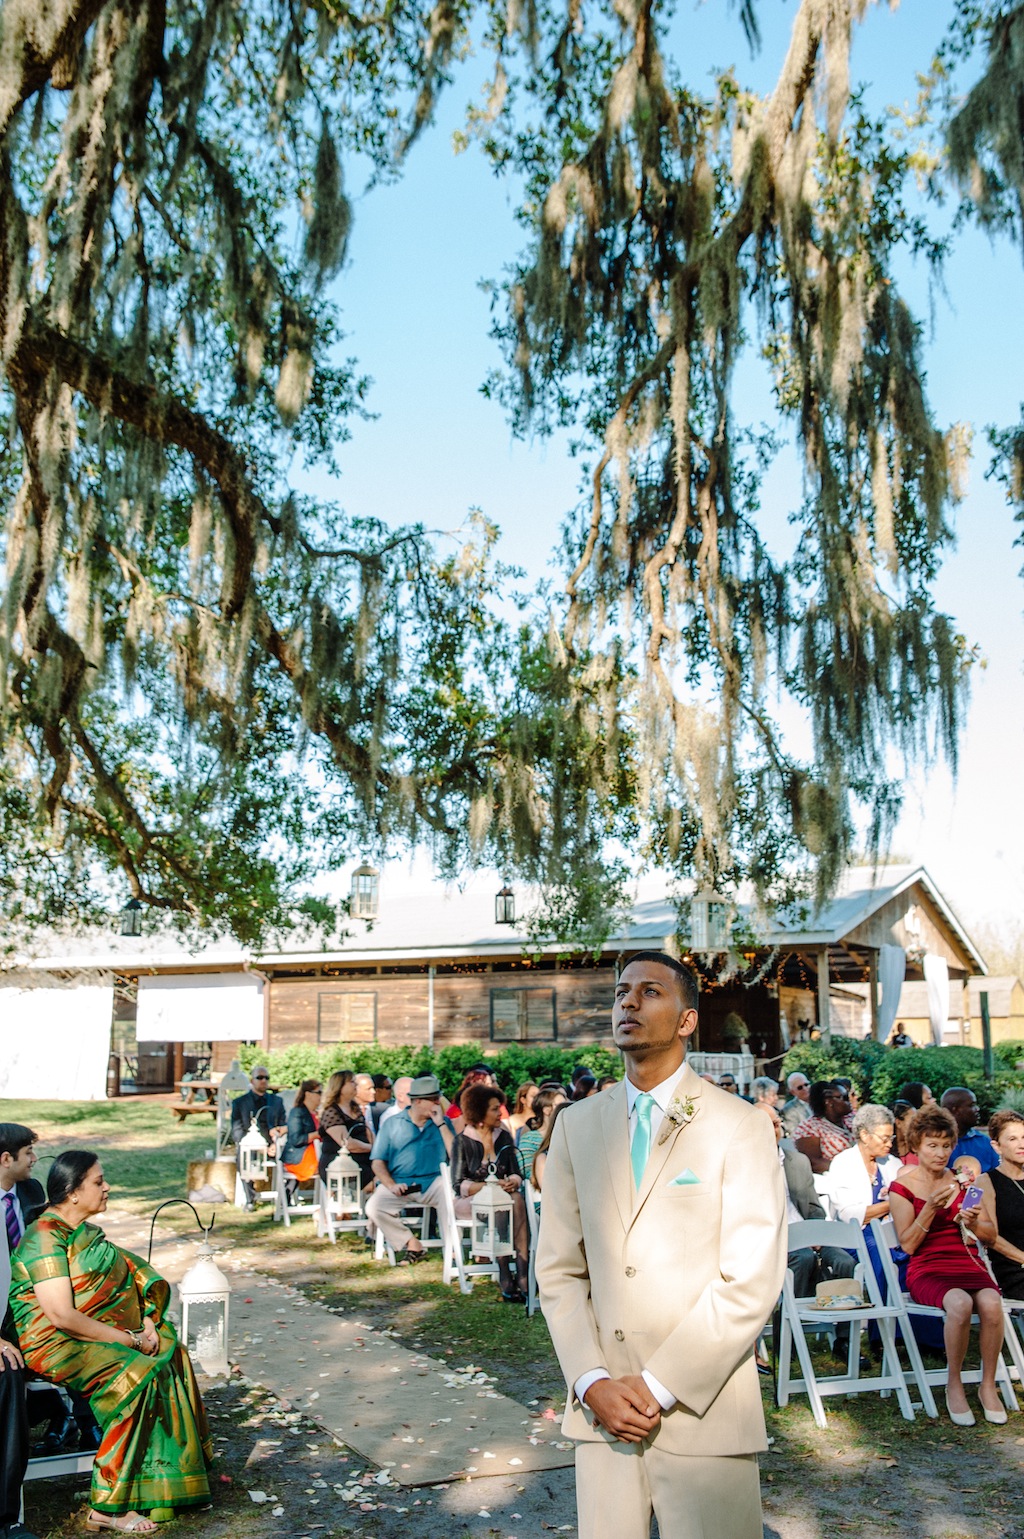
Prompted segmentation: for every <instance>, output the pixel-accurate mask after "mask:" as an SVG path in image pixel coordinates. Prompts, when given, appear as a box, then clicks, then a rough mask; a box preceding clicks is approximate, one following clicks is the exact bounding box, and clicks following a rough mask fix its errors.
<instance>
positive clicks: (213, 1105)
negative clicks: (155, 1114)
mask: <svg viewBox="0 0 1024 1539" xmlns="http://www.w3.org/2000/svg"><path fill="white" fill-rule="evenodd" d="M174 1088H175V1090H179V1091H183V1092H184V1097H185V1098H184V1100H182V1101H174V1102H173V1103H172V1104H171V1113H172V1115H173V1116H175V1117H177V1119H178V1121H179V1122H184V1121H185V1119H186V1118H187V1117H190V1116H192V1115H193V1114H194V1113H195V1112H200V1113H202V1112H209V1114H210V1116H211V1117H212V1118H213V1120H214V1122H216V1120H217V1086H216V1085H215V1084H214V1082H213V1080H212V1079H179V1080H175V1083H174ZM197 1090H205V1091H207V1092H208V1093H209V1095H210V1099H209V1100H207V1101H197V1100H196V1099H195V1093H196V1091H197Z"/></svg>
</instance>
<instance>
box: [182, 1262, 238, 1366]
mask: <svg viewBox="0 0 1024 1539" xmlns="http://www.w3.org/2000/svg"><path fill="white" fill-rule="evenodd" d="M178 1295H179V1297H180V1299H181V1339H182V1341H183V1342H184V1344H185V1346H186V1348H187V1349H188V1353H189V1356H190V1357H192V1358H194V1359H195V1361H196V1362H197V1363H198V1364H199V1366H200V1368H202V1370H203V1372H204V1373H208V1374H211V1375H214V1374H225V1375H226V1374H228V1373H230V1371H231V1370H230V1367H229V1365H228V1301H229V1299H230V1297H231V1284H230V1283H229V1282H228V1280H227V1278H226V1277H225V1276H224V1273H223V1272H222V1271H221V1269H220V1267H219V1266H218V1265H217V1263H216V1262H215V1261H214V1259H213V1251H212V1249H211V1248H210V1246H209V1245H208V1244H207V1243H206V1242H205V1241H204V1242H203V1244H202V1245H201V1246H200V1247H199V1255H198V1257H197V1259H196V1262H195V1264H194V1265H193V1266H191V1267H190V1268H189V1270H188V1271H187V1272H186V1273H185V1275H184V1277H183V1278H182V1279H181V1282H180V1283H179V1284H178Z"/></svg>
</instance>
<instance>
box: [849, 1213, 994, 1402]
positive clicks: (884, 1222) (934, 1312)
mask: <svg viewBox="0 0 1024 1539" xmlns="http://www.w3.org/2000/svg"><path fill="white" fill-rule="evenodd" d="M871 1226H872V1229H873V1230H874V1234H875V1244H876V1246H877V1247H878V1254H879V1256H880V1257H881V1261H882V1267H883V1270H884V1272H885V1278H886V1291H887V1293H888V1296H889V1298H890V1300H892V1299H895V1298H897V1297H898V1298H899V1300H900V1306H901V1311H902V1313H903V1315H904V1317H905V1321H906V1323H905V1324H904V1325H903V1336H904V1339H905V1340H906V1342H907V1347H908V1352H909V1345H910V1341H911V1340H913V1339H914V1330H913V1317H914V1316H915V1315H916V1316H920V1318H921V1319H925V1320H942V1319H944V1318H945V1315H944V1312H943V1311H942V1310H941V1309H938V1308H936V1307H935V1306H934V1305H932V1304H917V1303H915V1302H914V1300H913V1299H912V1298H911V1297H910V1294H909V1293H908V1292H907V1291H906V1289H905V1288H900V1280H899V1270H898V1268H897V1266H896V1263H895V1261H894V1260H893V1255H892V1253H893V1251H894V1250H896V1249H897V1248H898V1246H899V1240H898V1239H897V1236H896V1225H895V1224H894V1223H893V1221H892V1219H891V1218H884V1219H878V1218H873V1219H872V1220H871ZM992 1286H993V1287H995V1283H994V1282H993V1284H992ZM1004 1314H1005V1304H1004ZM971 1324H972V1325H977V1324H978V1316H977V1315H976V1314H972V1315H971ZM1011 1329H1012V1327H1011ZM915 1345H916V1342H915ZM1010 1355H1011V1357H1013V1356H1014V1349H1013V1348H1012V1347H1011V1349H1010ZM1014 1362H1015V1363H1016V1358H1014ZM922 1371H923V1373H924V1377H925V1382H926V1384H937V1385H942V1386H945V1384H946V1380H947V1377H948V1374H949V1369H948V1367H946V1366H943V1367H942V1368H928V1369H924V1367H923V1365H922ZM960 1377H961V1379H962V1380H963V1382H964V1383H965V1384H980V1383H981V1368H980V1367H979V1368H962V1369H961V1370H960ZM996 1383H997V1384H998V1386H999V1392H1000V1394H1001V1395H1002V1397H1003V1403H1004V1404H1005V1406H1006V1409H1007V1410H1008V1411H1016V1410H1019V1409H1020V1407H1019V1406H1018V1404H1017V1396H1016V1395H1015V1394H1014V1390H1013V1384H1012V1383H1011V1380H1010V1372H1009V1370H1008V1369H1007V1366H1006V1362H1005V1360H1004V1358H1003V1354H1002V1353H1001V1352H1000V1354H999V1361H998V1362H997V1364H996ZM933 1404H934V1401H933ZM928 1414H929V1416H934V1415H935V1414H936V1413H935V1412H934V1411H929V1412H928Z"/></svg>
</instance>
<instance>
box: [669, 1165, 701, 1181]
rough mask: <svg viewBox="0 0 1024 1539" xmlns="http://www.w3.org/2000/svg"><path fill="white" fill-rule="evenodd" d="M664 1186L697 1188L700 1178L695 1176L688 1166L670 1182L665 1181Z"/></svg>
mask: <svg viewBox="0 0 1024 1539" xmlns="http://www.w3.org/2000/svg"><path fill="white" fill-rule="evenodd" d="M665 1185H666V1186H699V1185H700V1176H695V1175H694V1173H693V1171H692V1170H691V1169H690V1167H689V1166H687V1167H686V1169H685V1170H684V1171H682V1172H681V1174H680V1175H678V1176H674V1177H673V1179H672V1180H671V1181H666V1183H665Z"/></svg>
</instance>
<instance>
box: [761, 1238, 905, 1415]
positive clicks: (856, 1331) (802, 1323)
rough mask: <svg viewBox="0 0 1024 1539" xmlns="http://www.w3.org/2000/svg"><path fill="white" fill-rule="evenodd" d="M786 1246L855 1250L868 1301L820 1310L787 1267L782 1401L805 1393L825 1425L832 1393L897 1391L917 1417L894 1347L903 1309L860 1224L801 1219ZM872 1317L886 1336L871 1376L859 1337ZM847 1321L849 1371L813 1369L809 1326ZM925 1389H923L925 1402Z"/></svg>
mask: <svg viewBox="0 0 1024 1539" xmlns="http://www.w3.org/2000/svg"><path fill="white" fill-rule="evenodd" d="M787 1243H788V1247H789V1249H790V1250H791V1251H793V1250H801V1249H803V1247H804V1246H806V1245H836V1246H838V1247H839V1248H840V1249H841V1250H848V1251H852V1252H853V1253H854V1255H855V1257H856V1271H855V1273H854V1276H855V1277H857V1278H859V1279H860V1281H861V1283H862V1284H863V1286H864V1290H865V1294H866V1302H865V1303H864V1304H862V1305H859V1306H858V1307H857V1308H854V1309H839V1308H830V1309H819V1308H818V1305H817V1301H816V1300H815V1299H811V1298H806V1299H800V1298H797V1296H796V1290H795V1288H794V1284H793V1273H792V1271H791V1270H790V1269H789V1268H788V1267H787V1269H786V1277H785V1280H784V1282H783V1285H782V1310H781V1317H782V1318H781V1326H780V1331H779V1381H778V1399H779V1405H780V1406H783V1405H787V1404H788V1403H789V1397H790V1395H791V1394H805V1395H806V1396H807V1398H808V1400H809V1401H810V1405H811V1410H812V1412H813V1414H814V1420H815V1421H816V1422H817V1424H818V1426H819V1427H821V1428H824V1427H825V1426H826V1425H827V1423H826V1419H825V1406H824V1403H823V1402H824V1399H825V1397H827V1396H830V1395H862V1394H867V1393H871V1394H874V1393H882V1394H887V1393H889V1391H895V1394H896V1399H897V1402H898V1404H899V1408H900V1411H901V1413H902V1415H903V1417H904V1419H905V1420H906V1421H913V1420H914V1407H913V1405H912V1403H911V1399H910V1392H909V1390H908V1388H907V1381H906V1377H905V1376H904V1373H903V1366H902V1364H901V1363H900V1359H899V1354H898V1352H897V1350H896V1331H895V1323H896V1321H897V1320H899V1319H900V1318H901V1310H900V1309H899V1308H897V1307H896V1306H895V1305H892V1304H887V1303H883V1301H882V1297H881V1294H880V1292H879V1288H878V1281H877V1279H876V1277H875V1274H874V1270H873V1268H872V1266H871V1259H870V1257H869V1255H868V1248H867V1245H866V1243H865V1240H864V1234H863V1231H862V1230H861V1227H860V1225H859V1224H857V1223H852V1222H851V1223H842V1222H840V1220H838V1219H802V1220H801V1221H800V1222H799V1223H793V1224H790V1226H789V1238H788V1242H787ZM872 1320H873V1321H874V1322H875V1324H876V1325H877V1326H878V1333H879V1335H880V1336H881V1339H882V1371H881V1373H879V1374H872V1375H871V1376H870V1377H867V1378H861V1376H860V1338H861V1330H862V1328H863V1326H864V1325H865V1324H868V1323H870V1322H871V1321H872ZM840 1324H848V1325H849V1327H850V1343H849V1354H848V1358H847V1364H846V1372H845V1373H838V1374H830V1375H829V1376H828V1377H825V1378H822V1377H819V1376H818V1375H817V1374H816V1373H815V1371H814V1365H813V1363H812V1361H811V1352H810V1348H809V1347H808V1345H807V1337H806V1334H805V1328H806V1329H813V1328H815V1327H820V1326H823V1325H828V1326H836V1325H840ZM794 1348H795V1350H796V1355H797V1359H798V1361H799V1364H800V1369H801V1374H802V1376H801V1377H800V1378H794V1377H793V1375H792V1357H793V1351H794ZM923 1403H924V1392H923V1389H922V1404H923Z"/></svg>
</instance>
